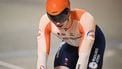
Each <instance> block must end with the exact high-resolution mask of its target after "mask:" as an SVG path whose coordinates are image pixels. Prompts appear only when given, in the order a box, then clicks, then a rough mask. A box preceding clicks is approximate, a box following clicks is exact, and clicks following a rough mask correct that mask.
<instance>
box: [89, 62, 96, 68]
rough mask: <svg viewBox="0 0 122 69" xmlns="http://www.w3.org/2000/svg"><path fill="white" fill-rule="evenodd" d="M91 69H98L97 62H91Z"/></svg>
mask: <svg viewBox="0 0 122 69" xmlns="http://www.w3.org/2000/svg"><path fill="white" fill-rule="evenodd" d="M89 68H91V69H97V68H98V64H97V63H96V62H90V63H89Z"/></svg>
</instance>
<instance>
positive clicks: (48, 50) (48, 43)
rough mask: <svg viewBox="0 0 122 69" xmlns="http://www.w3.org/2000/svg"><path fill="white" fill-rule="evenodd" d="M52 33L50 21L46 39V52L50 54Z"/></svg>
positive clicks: (46, 30) (46, 29)
mask: <svg viewBox="0 0 122 69" xmlns="http://www.w3.org/2000/svg"><path fill="white" fill-rule="evenodd" d="M50 33H51V23H48V24H47V26H46V28H45V40H46V53H47V54H49V52H50V37H51V35H50Z"/></svg>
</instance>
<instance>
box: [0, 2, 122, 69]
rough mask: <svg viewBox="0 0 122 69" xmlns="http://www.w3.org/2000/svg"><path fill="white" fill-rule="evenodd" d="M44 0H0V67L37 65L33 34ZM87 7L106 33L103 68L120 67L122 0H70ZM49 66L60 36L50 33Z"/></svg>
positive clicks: (25, 68)
mask: <svg viewBox="0 0 122 69" xmlns="http://www.w3.org/2000/svg"><path fill="white" fill-rule="evenodd" d="M45 1H46V0H0V69H36V61H37V43H36V36H37V30H38V25H39V20H40V17H41V16H42V15H43V14H44V13H45ZM70 1H71V8H82V9H86V10H87V11H89V12H90V13H91V14H92V15H93V16H94V18H95V21H96V23H97V24H98V25H99V26H100V27H101V28H102V30H103V31H104V34H105V37H106V42H107V44H106V51H105V56H104V57H105V58H104V65H103V69H121V68H122V58H121V57H122V53H121V52H122V31H121V28H122V1H121V0H70ZM52 38H53V41H52V42H51V47H52V48H51V52H50V55H49V61H48V69H53V60H54V55H55V52H56V51H57V49H58V46H59V44H60V40H59V39H57V37H55V36H53V35H52Z"/></svg>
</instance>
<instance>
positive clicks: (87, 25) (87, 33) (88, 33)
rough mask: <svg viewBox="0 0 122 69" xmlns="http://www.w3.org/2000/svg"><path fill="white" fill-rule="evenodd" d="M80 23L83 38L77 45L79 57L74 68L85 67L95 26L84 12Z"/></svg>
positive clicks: (85, 68)
mask: <svg viewBox="0 0 122 69" xmlns="http://www.w3.org/2000/svg"><path fill="white" fill-rule="evenodd" d="M80 24H81V25H82V28H83V31H84V32H83V38H82V39H81V44H80V47H79V59H78V63H77V68H76V69H87V64H88V60H89V56H90V52H91V48H92V46H93V43H94V40H95V26H96V24H95V23H94V19H93V17H92V16H91V15H90V14H89V13H88V12H86V13H84V14H83V15H82V17H81V20H80Z"/></svg>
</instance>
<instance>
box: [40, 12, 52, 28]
mask: <svg viewBox="0 0 122 69" xmlns="http://www.w3.org/2000/svg"><path fill="white" fill-rule="evenodd" d="M49 23H50V20H49V18H48V16H47V14H44V15H42V16H41V18H40V22H39V27H43V28H44V27H46V26H47V25H48V24H49Z"/></svg>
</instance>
